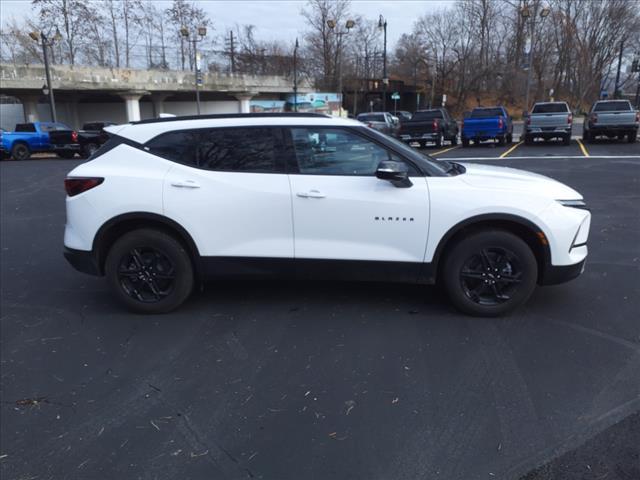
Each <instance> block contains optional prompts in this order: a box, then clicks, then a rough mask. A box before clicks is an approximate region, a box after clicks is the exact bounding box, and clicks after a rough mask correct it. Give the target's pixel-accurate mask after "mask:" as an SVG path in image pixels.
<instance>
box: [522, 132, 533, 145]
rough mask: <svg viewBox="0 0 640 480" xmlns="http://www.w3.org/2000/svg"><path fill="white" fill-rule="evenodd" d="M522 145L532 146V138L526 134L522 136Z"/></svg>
mask: <svg viewBox="0 0 640 480" xmlns="http://www.w3.org/2000/svg"><path fill="white" fill-rule="evenodd" d="M524 144H525V145H533V137H532V136H531V135H528V134H526V133H525V134H524Z"/></svg>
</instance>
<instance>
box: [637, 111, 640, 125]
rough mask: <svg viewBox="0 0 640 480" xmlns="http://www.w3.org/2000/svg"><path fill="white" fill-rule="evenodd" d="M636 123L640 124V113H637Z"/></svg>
mask: <svg viewBox="0 0 640 480" xmlns="http://www.w3.org/2000/svg"><path fill="white" fill-rule="evenodd" d="M636 123H640V112H637V113H636Z"/></svg>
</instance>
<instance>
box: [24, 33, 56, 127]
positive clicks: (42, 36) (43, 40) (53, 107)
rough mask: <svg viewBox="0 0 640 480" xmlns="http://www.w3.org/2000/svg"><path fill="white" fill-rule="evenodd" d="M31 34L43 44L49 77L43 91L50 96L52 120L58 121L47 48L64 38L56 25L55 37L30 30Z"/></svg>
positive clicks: (45, 64) (45, 65)
mask: <svg viewBox="0 0 640 480" xmlns="http://www.w3.org/2000/svg"><path fill="white" fill-rule="evenodd" d="M29 36H30V37H31V39H32V40H34V41H36V42H38V44H39V45H41V46H42V56H43V58H44V72H45V75H46V77H47V84H46V85H43V87H42V93H44V94H45V95H47V96H48V97H49V108H50V109H51V121H53V122H57V121H58V118H57V116H56V101H55V99H54V97H53V85H52V83H51V70H50V68H49V55H48V54H47V48H49V47H52V46H53V44H54V43H56V42H59V41H60V40H61V39H62V35H60V30H58V27H56V33H55V35H54V36H53V38H51V39H50V38H47V36H46V35H45V34H44V32H40V33H38V32H30V33H29Z"/></svg>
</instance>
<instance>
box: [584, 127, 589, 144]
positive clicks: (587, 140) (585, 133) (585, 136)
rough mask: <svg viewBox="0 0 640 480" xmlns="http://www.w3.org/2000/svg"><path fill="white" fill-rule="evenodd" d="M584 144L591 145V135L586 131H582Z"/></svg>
mask: <svg viewBox="0 0 640 480" xmlns="http://www.w3.org/2000/svg"><path fill="white" fill-rule="evenodd" d="M582 142H583V143H589V133H588V132H587V131H586V130H582Z"/></svg>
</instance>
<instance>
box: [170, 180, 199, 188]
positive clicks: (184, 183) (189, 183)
mask: <svg viewBox="0 0 640 480" xmlns="http://www.w3.org/2000/svg"><path fill="white" fill-rule="evenodd" d="M171 186H172V187H178V188H200V184H198V183H196V182H195V181H193V180H179V181H174V182H171Z"/></svg>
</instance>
